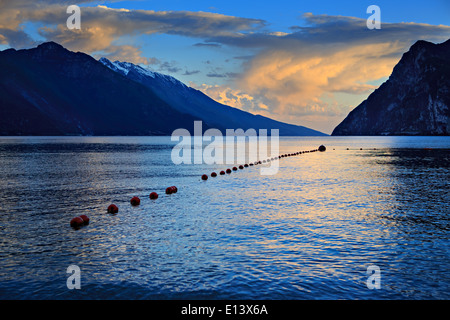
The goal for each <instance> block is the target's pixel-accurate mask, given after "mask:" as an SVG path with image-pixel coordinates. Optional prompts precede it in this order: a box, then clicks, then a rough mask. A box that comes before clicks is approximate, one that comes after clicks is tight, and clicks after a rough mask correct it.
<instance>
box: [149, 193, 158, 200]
mask: <svg viewBox="0 0 450 320" xmlns="http://www.w3.org/2000/svg"><path fill="white" fill-rule="evenodd" d="M149 198H150V199H152V200H156V199H158V194H157V193H156V192H152V193H150V195H149Z"/></svg>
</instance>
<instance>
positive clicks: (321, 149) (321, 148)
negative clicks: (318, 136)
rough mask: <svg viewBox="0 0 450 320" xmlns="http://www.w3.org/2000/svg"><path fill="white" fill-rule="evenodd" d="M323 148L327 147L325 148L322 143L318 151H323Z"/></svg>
mask: <svg viewBox="0 0 450 320" xmlns="http://www.w3.org/2000/svg"><path fill="white" fill-rule="evenodd" d="M325 150H327V148H325V146H324V145H321V146H320V147H319V151H320V152H324V151H325Z"/></svg>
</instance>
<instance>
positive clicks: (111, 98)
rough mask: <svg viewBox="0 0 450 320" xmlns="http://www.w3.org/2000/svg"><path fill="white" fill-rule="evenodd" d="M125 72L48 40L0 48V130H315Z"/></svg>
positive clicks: (118, 132) (168, 132)
mask: <svg viewBox="0 0 450 320" xmlns="http://www.w3.org/2000/svg"><path fill="white" fill-rule="evenodd" d="M130 65H131V64H130ZM133 66H134V65H133ZM134 67H136V68H137V66H134ZM141 69H142V68H141ZM142 70H144V69H142ZM133 72H134V71H132V72H130V73H128V74H124V73H120V72H117V70H112V69H111V68H110V67H109V66H105V65H104V64H103V63H102V62H99V61H97V60H95V59H94V58H92V57H91V56H89V55H87V54H84V53H80V52H77V53H75V52H71V51H69V50H67V49H65V48H63V47H62V46H61V45H59V44H57V43H54V42H47V43H43V44H41V45H39V46H38V47H37V48H33V49H27V50H15V49H8V50H4V51H1V52H0V135H171V134H172V132H173V131H174V130H175V129H177V128H185V129H188V130H189V131H190V132H193V124H194V121H195V120H203V121H204V123H203V129H204V130H206V129H208V128H210V127H214V128H217V129H222V130H224V129H226V128H228V129H238V128H242V129H247V128H250V127H251V128H255V129H259V128H265V129H271V128H278V129H280V135H323V134H322V133H320V132H318V131H315V130H311V129H308V128H305V127H301V126H295V125H289V124H285V123H281V122H277V121H274V120H271V119H268V118H264V117H260V116H255V115H251V114H249V113H247V112H243V111H240V110H237V109H234V108H231V107H227V106H223V105H220V106H221V107H223V109H224V110H227V111H225V112H223V110H220V111H217V110H216V109H214V108H218V105H219V104H218V103H215V104H214V103H213V102H212V101H213V100H211V99H209V98H208V97H206V96H205V95H203V94H202V93H200V92H198V91H196V90H194V89H192V88H188V87H186V86H185V85H184V84H183V85H182V84H181V83H180V82H179V81H177V80H175V79H174V78H171V77H169V76H164V75H161V74H156V73H155V78H157V77H158V78H157V80H159V82H158V81H156V82H154V83H153V84H152V85H149V82H148V81H142V79H139V78H138V77H133V76H132V75H133ZM156 75H157V76H156ZM168 79H169V80H168ZM146 80H149V79H148V77H147V79H146ZM167 81H169V82H170V83H172V85H167ZM183 90H184V91H183ZM194 91H195V92H194ZM185 94H186V95H185ZM194 96H196V98H192V97H194ZM190 99H192V100H190ZM183 106H185V107H183ZM213 109H214V110H213ZM203 115H204V116H203ZM224 133H225V132H224Z"/></svg>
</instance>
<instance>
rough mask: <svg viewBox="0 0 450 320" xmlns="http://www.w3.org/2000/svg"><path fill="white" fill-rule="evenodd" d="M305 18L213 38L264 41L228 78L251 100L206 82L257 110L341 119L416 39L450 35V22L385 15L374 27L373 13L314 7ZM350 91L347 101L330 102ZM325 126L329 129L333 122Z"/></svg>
mask: <svg viewBox="0 0 450 320" xmlns="http://www.w3.org/2000/svg"><path fill="white" fill-rule="evenodd" d="M303 19H304V20H305V24H304V26H296V27H293V28H292V29H291V30H292V31H293V32H292V33H290V34H276V35H274V34H273V33H272V34H271V33H259V34H255V33H249V34H248V35H246V36H245V37H233V38H224V37H214V38H210V39H208V41H215V42H218V43H223V44H226V45H230V46H236V47H239V48H241V47H242V48H249V47H252V48H254V49H257V50H256V51H255V52H256V53H255V54H254V55H253V56H246V57H245V59H242V66H243V71H242V72H241V74H240V75H236V76H235V80H234V82H230V83H228V84H227V86H229V87H230V88H231V89H230V90H232V91H233V90H234V91H233V92H236V90H237V89H239V90H238V92H239V93H240V94H241V95H242V94H243V93H244V94H243V96H244V97H247V96H248V97H252V99H251V100H250V101H251V104H250V105H251V106H249V104H248V103H242V101H245V100H241V99H239V98H234V99H226V96H224V95H223V94H219V93H218V92H220V91H222V92H227V90H228V89H227V88H225V87H222V88H203V90H205V92H208V93H211V94H214V95H215V96H216V97H217V98H218V99H220V102H228V103H230V104H233V103H234V105H235V106H237V107H242V108H247V109H252V110H257V109H261V107H260V106H261V105H265V106H268V109H267V112H268V113H269V114H270V115H271V116H272V117H275V118H277V119H279V120H282V121H289V120H290V121H294V120H295V121H296V123H300V124H301V123H302V122H303V121H304V120H305V119H308V121H313V119H316V120H317V121H319V120H320V121H324V119H326V118H328V119H334V120H333V121H335V122H336V121H337V120H336V119H338V118H340V120H342V119H343V118H344V117H345V116H346V114H347V113H348V111H349V107H350V106H351V107H355V106H356V105H357V104H359V102H362V100H363V99H364V98H365V97H367V96H368V95H369V94H370V93H371V92H372V91H373V90H375V89H376V88H377V86H375V85H373V84H371V83H373V82H376V81H379V80H382V79H386V78H387V77H388V76H389V75H390V74H391V72H392V69H393V67H394V66H395V65H396V63H397V62H398V61H399V60H400V58H401V56H402V54H403V53H404V52H406V51H407V50H408V49H409V47H410V46H411V45H412V44H413V43H414V42H415V41H417V40H418V39H426V40H429V41H434V42H440V41H444V40H446V39H448V38H449V37H450V27H449V26H442V25H440V26H433V25H427V24H417V23H383V24H382V29H381V30H369V29H368V28H367V27H366V20H365V19H359V18H353V17H342V16H328V15H319V16H315V15H312V14H306V15H304V17H303ZM237 57H239V56H237ZM342 95H345V97H346V102H347V104H342V103H330V100H331V101H332V100H333V98H334V97H337V96H342ZM324 97H328V99H324ZM352 97H353V98H352ZM348 101H350V104H349V103H348ZM329 126H330V124H329ZM318 129H320V130H322V131H328V132H329V131H330V130H331V129H332V128H331V127H329V128H328V130H324V128H318Z"/></svg>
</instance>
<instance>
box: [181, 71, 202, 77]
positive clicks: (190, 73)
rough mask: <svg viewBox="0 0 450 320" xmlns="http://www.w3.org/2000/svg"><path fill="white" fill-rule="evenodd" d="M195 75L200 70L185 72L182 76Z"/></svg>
mask: <svg viewBox="0 0 450 320" xmlns="http://www.w3.org/2000/svg"><path fill="white" fill-rule="evenodd" d="M197 73H200V70H192V71H188V70H186V71H185V72H184V73H183V76H192V75H194V74H197Z"/></svg>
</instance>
